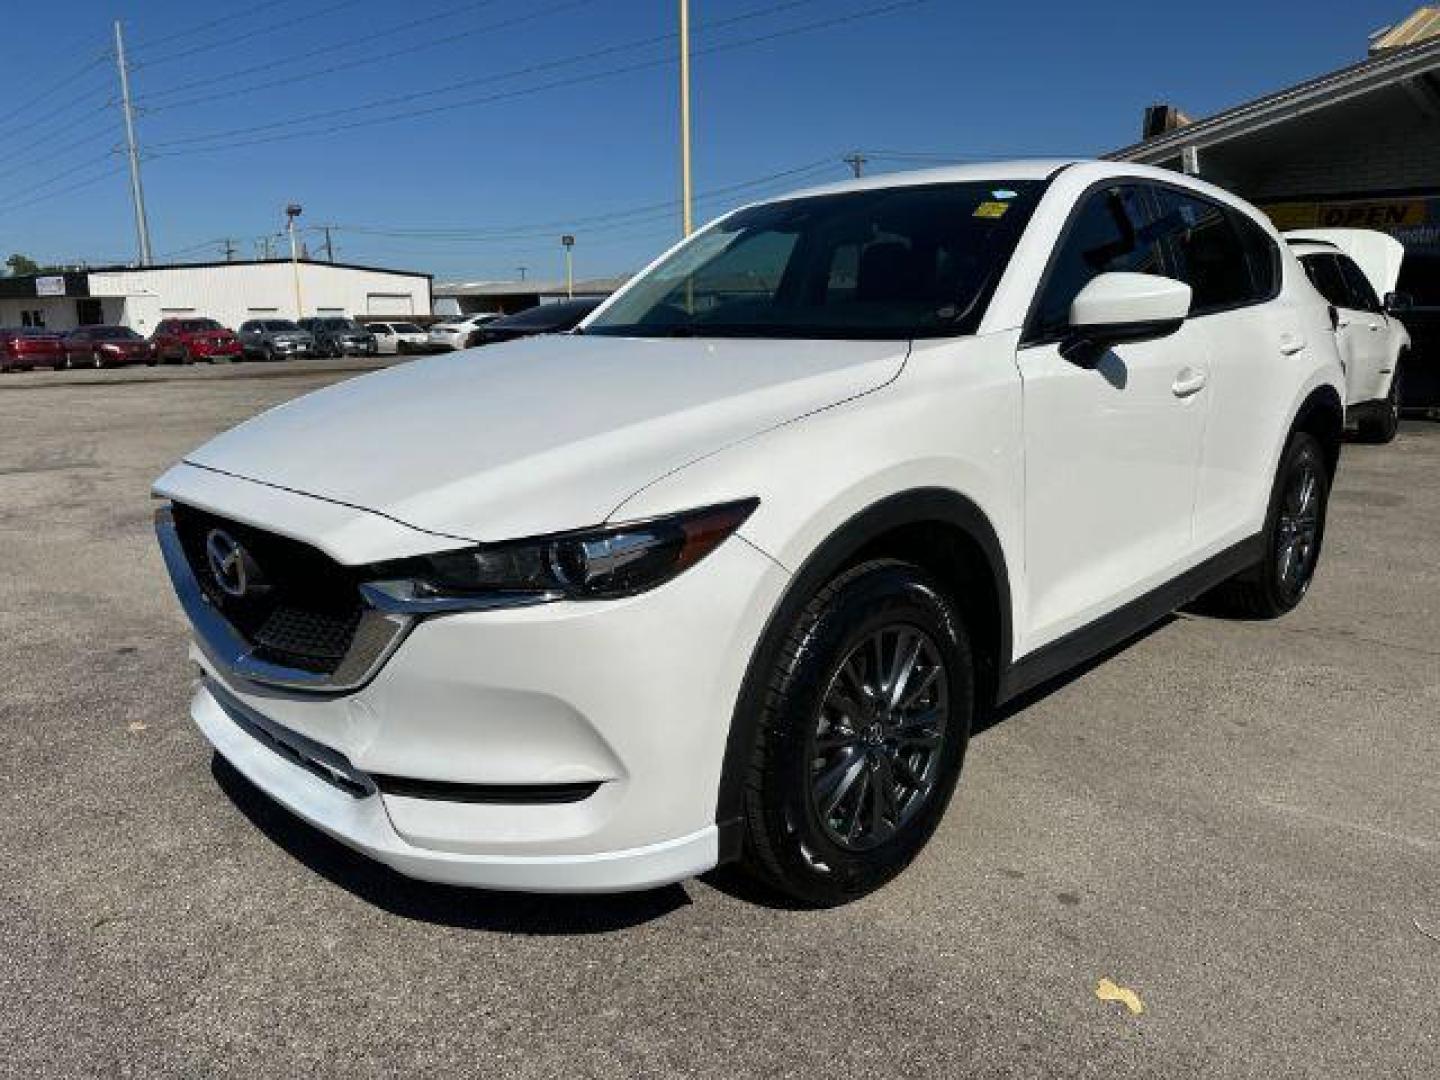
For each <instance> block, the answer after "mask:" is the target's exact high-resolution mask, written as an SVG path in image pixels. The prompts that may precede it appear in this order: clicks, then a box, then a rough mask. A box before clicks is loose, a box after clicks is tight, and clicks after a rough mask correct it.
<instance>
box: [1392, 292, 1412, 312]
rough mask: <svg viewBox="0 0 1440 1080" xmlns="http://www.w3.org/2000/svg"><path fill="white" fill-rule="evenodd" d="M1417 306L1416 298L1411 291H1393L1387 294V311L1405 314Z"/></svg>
mask: <svg viewBox="0 0 1440 1080" xmlns="http://www.w3.org/2000/svg"><path fill="white" fill-rule="evenodd" d="M1414 306H1415V298H1414V297H1413V296H1411V295H1410V294H1409V293H1403V292H1392V293H1386V294H1385V313H1386V314H1387V315H1403V314H1405V312H1407V311H1409V310H1410V309H1411V308H1413V307H1414Z"/></svg>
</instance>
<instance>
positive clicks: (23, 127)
mask: <svg viewBox="0 0 1440 1080" xmlns="http://www.w3.org/2000/svg"><path fill="white" fill-rule="evenodd" d="M110 56H111V54H109V53H107V54H106V56H105V59H106V60H108V59H110ZM87 102H88V103H89V104H90V105H91V108H90V109H89V110H88V111H87V113H86V114H85V116H81V117H79V118H77V119H74V120H71V121H70V122H69V123H68V124H61V125H60V126H58V127H51V128H48V129H47V130H45V131H43V132H40V133H39V134H37V135H35V137H34V138H31V134H32V133H33V132H35V131H36V130H37V129H38V128H39V127H40V125H42V124H45V123H47V121H50V120H52V119H54V118H55V117H57V116H60V115H61V114H63V113H66V112H68V111H70V110H71V109H73V108H74V107H75V106H76V105H83V104H86V103H87ZM112 104H114V100H113V98H112V97H111V96H110V91H109V89H108V84H107V86H106V87H105V88H104V89H102V88H101V87H99V86H92V87H90V88H89V89H88V90H86V91H85V92H84V93H81V94H77V95H75V96H74V97H71V98H67V99H66V100H65V101H63V102H61V103H60V104H59V105H56V106H55V107H54V108H53V109H51V110H50V111H49V112H43V113H40V114H38V115H35V116H27V117H26V118H25V119H24V120H22V121H20V122H19V123H15V124H11V125H10V126H9V127H7V128H4V129H3V131H0V138H10V137H13V136H24V137H25V139H26V140H27V145H30V146H34V145H36V144H37V143H40V142H43V141H45V140H46V139H47V138H53V137H54V136H55V135H57V134H61V133H63V132H65V131H69V130H71V129H73V128H74V127H75V126H76V125H77V124H83V123H84V122H85V119H86V117H87V116H89V115H90V114H93V113H98V112H103V111H104V110H105V109H108V108H109V107H110V106H111V105H112ZM12 133H13V135H12Z"/></svg>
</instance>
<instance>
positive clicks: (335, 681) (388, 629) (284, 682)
mask: <svg viewBox="0 0 1440 1080" xmlns="http://www.w3.org/2000/svg"><path fill="white" fill-rule="evenodd" d="M155 534H156V536H157V537H158V538H159V541H160V551H161V554H162V555H163V556H164V558H165V569H166V570H167V571H168V572H169V574H170V582H171V584H172V585H173V586H174V587H175V594H176V596H178V597H179V598H180V606H181V607H182V608H184V609H185V614H186V615H187V616H188V617H189V619H190V623H191V625H192V626H194V628H195V640H196V642H197V644H199V646H200V648H201V650H202V651H203V652H204V653H205V655H206V656H207V657H209V658H210V661H211V662H212V663H214V664H215V666H216V667H218V668H220V669H221V670H222V671H225V672H227V673H228V674H231V675H234V676H235V677H237V678H240V679H244V680H248V681H249V682H254V683H261V684H263V685H265V686H277V687H283V688H284V689H287V690H307V691H312V692H317V693H345V692H348V691H352V690H358V689H359V688H360V687H362V686H364V685H365V684H366V683H368V682H369V681H370V680H371V679H373V678H374V677H375V674H376V672H378V671H379V670H380V668H381V667H382V666H383V665H384V663H385V661H386V660H388V659H389V658H390V656H391V654H392V653H394V652H395V650H396V649H397V648H399V647H400V643H401V642H402V641H404V640H405V635H406V634H408V633H409V632H410V628H411V627H412V626H413V625H414V624H415V619H414V617H412V616H409V615H404V614H397V613H395V612H382V611H377V610H375V609H374V608H373V607H370V608H366V610H365V611H364V612H363V613H362V615H361V616H360V623H359V626H358V627H357V628H356V631H355V634H354V637H353V639H352V640H351V643H350V648H349V650H348V651H347V652H346V654H345V656H344V658H343V659H342V660H341V661H340V663H339V664H338V665H337V666H336V668H335V670H334V671H333V672H331V673H329V674H323V673H320V672H315V671H305V670H304V669H302V668H297V667H288V666H286V665H284V664H277V663H274V662H272V661H269V660H266V659H264V658H263V657H260V656H257V655H256V652H255V646H254V645H253V644H252V643H251V642H249V641H247V640H246V639H245V638H244V637H243V636H242V635H241V634H240V633H239V632H238V631H237V630H236V629H235V627H234V626H232V625H231V624H230V621H229V620H228V619H226V618H225V616H224V615H223V614H221V612H220V611H219V609H218V608H216V607H215V605H214V604H213V603H212V602H211V601H210V598H209V596H207V595H206V593H205V590H204V589H203V588H202V587H201V585H200V581H199V579H198V578H196V576H195V571H194V570H193V569H192V568H191V566H190V560H189V559H188V558H187V557H186V554H185V548H184V545H183V544H182V543H181V542H180V534H179V532H178V530H177V529H176V528H175V518H174V515H173V514H172V513H171V511H170V508H169V507H168V506H167V507H162V508H161V509H159V510H157V511H156V512H155Z"/></svg>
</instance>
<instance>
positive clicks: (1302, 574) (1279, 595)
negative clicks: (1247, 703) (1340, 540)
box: [1200, 431, 1330, 619]
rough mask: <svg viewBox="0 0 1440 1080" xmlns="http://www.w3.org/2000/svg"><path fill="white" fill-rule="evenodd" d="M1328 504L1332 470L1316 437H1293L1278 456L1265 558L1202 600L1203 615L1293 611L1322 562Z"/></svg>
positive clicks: (1243, 615) (1271, 615) (1258, 616)
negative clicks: (1308, 487) (1307, 493)
mask: <svg viewBox="0 0 1440 1080" xmlns="http://www.w3.org/2000/svg"><path fill="white" fill-rule="evenodd" d="M1306 477H1309V478H1310V479H1311V480H1313V483H1314V488H1313V494H1312V496H1311V499H1312V500H1313V501H1312V502H1310V503H1309V504H1308V509H1307V508H1306V505H1305V499H1304V496H1303V495H1302V493H1301V489H1302V488H1303V486H1304V484H1305V478H1306ZM1329 502H1330V470H1329V467H1328V466H1327V465H1326V462H1325V452H1324V450H1323V449H1322V448H1321V446H1320V442H1319V440H1318V439H1316V438H1315V436H1313V435H1311V434H1309V433H1308V432H1304V431H1297V432H1295V433H1294V434H1292V435H1291V436H1290V441H1289V443H1287V444H1286V446H1285V452H1284V453H1283V454H1282V455H1280V468H1279V469H1278V470H1277V472H1276V474H1275V483H1274V486H1273V488H1272V489H1271V493H1270V511H1269V513H1268V514H1266V516H1265V532H1264V541H1265V554H1264V556H1263V557H1262V558H1261V560H1260V562H1258V563H1256V564H1255V565H1254V566H1252V567H1251V568H1250V569H1248V570H1245V571H1243V572H1241V573H1239V574H1237V575H1236V576H1235V577H1233V578H1231V579H1230V580H1229V581H1227V582H1225V583H1224V584H1222V585H1221V586H1219V588H1217V589H1216V590H1214V591H1213V592H1212V593H1211V594H1209V595H1208V596H1207V597H1205V598H1204V599H1203V600H1202V603H1201V605H1200V606H1201V609H1202V610H1205V611H1210V612H1214V613H1216V614H1223V615H1232V616H1236V617H1240V618H1247V619H1274V618H1278V617H1279V616H1281V615H1284V614H1286V613H1287V612H1289V611H1293V610H1294V609H1295V607H1296V605H1298V604H1299V603H1300V601H1301V600H1303V599H1305V594H1306V593H1308V592H1309V591H1310V583H1311V581H1313V580H1314V577H1315V568H1316V567H1317V566H1318V565H1319V562H1320V550H1321V547H1322V545H1323V544H1324V541H1325V511H1326V508H1327V507H1328V505H1329ZM1307 530H1308V540H1307V539H1306V536H1307ZM1296 545H1298V547H1297V546H1296ZM1287 550H1288V551H1289V553H1290V559H1289V561H1287V559H1286V552H1287ZM1295 560H1299V561H1298V562H1296V561H1295Z"/></svg>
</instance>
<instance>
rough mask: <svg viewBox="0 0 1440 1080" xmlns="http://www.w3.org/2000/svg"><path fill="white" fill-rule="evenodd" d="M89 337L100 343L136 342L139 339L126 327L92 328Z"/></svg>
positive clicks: (137, 335)
mask: <svg viewBox="0 0 1440 1080" xmlns="http://www.w3.org/2000/svg"><path fill="white" fill-rule="evenodd" d="M90 336H91V337H92V338H98V339H99V340H101V341H136V340H138V339H139V337H140V335H139V334H137V333H136V332H135V331H134V330H131V329H130V328H129V327H128V326H93V327H91V328H90Z"/></svg>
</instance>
